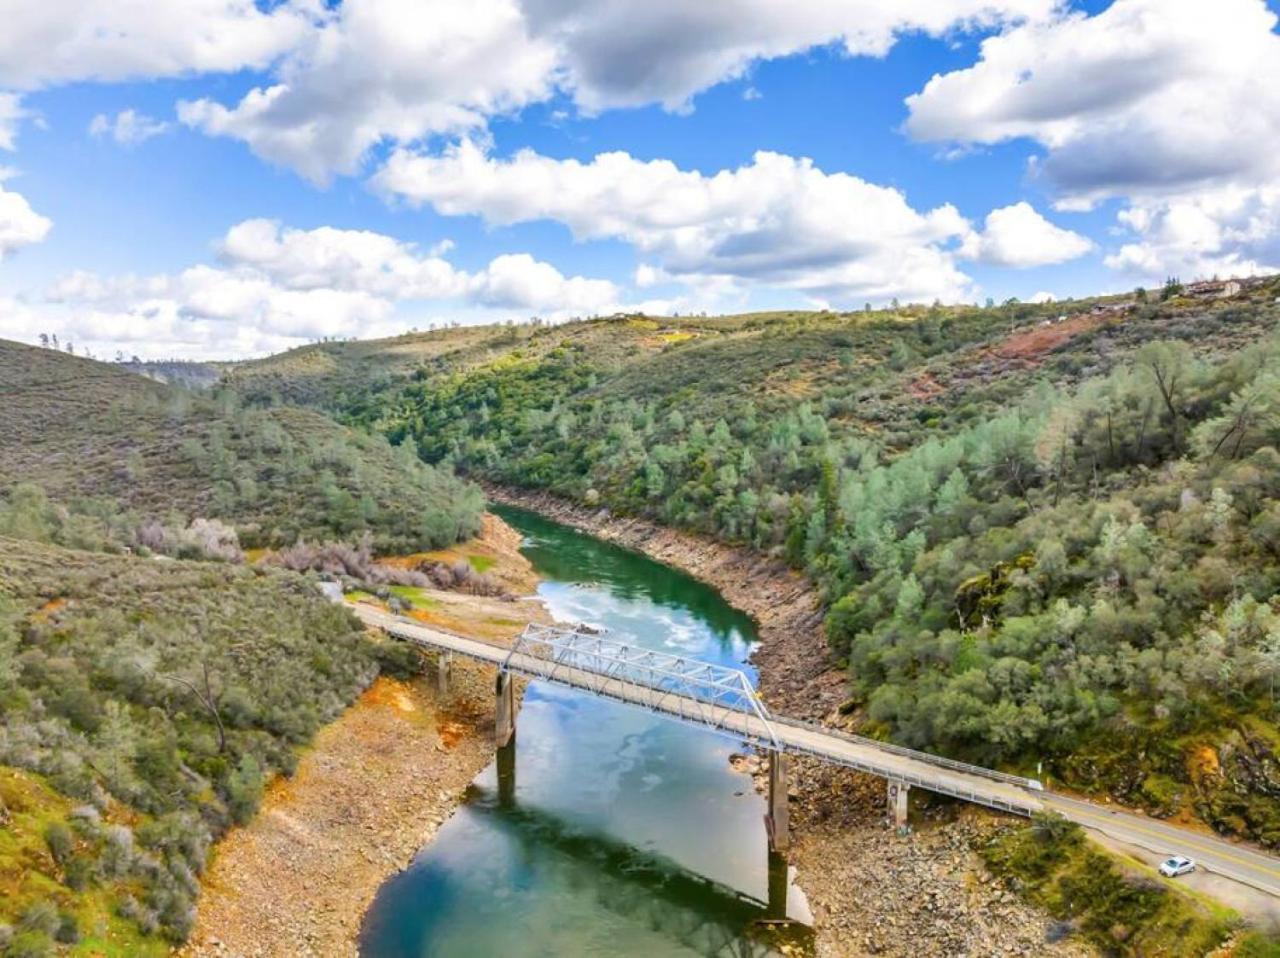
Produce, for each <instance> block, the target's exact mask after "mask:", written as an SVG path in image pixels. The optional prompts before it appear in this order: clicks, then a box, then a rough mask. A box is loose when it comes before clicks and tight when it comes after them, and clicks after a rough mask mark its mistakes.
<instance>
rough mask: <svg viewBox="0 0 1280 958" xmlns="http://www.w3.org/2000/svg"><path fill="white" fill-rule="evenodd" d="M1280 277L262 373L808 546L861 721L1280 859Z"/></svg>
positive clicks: (730, 536)
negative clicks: (1231, 838)
mask: <svg viewBox="0 0 1280 958" xmlns="http://www.w3.org/2000/svg"><path fill="white" fill-rule="evenodd" d="M1278 296H1280V282H1277V281H1276V280H1274V279H1272V280H1267V281H1259V282H1253V283H1250V284H1247V285H1246V287H1245V289H1244V290H1243V291H1242V292H1241V293H1240V294H1238V295H1236V296H1233V297H1231V298H1214V297H1213V296H1212V295H1210V296H1207V297H1205V298H1201V299H1196V298H1191V297H1188V296H1186V295H1183V292H1182V290H1181V289H1179V288H1178V287H1176V286H1174V285H1170V286H1169V287H1168V288H1167V289H1165V290H1164V291H1162V292H1160V293H1153V294H1151V295H1150V296H1148V295H1147V294H1146V293H1144V292H1141V291H1139V292H1138V293H1136V294H1134V295H1132V296H1125V297H1110V298H1107V299H1102V300H1090V301H1084V302H1071V303H1057V304H1047V305H1042V306H1031V305H1025V304H1018V303H1014V302H1010V303H1008V304H1005V305H1004V306H1000V307H991V308H987V309H978V308H967V307H959V308H943V307H934V308H926V307H912V308H906V309H900V310H893V311H889V312H886V313H854V314H835V313H817V314H799V313H786V314H768V315H755V316H742V317H727V318H723V319H695V318H689V319H677V320H672V319H650V318H643V317H632V318H624V319H613V320H597V321H592V322H583V323H574V324H569V325H566V326H560V327H551V328H547V327H528V326H526V327H514V328H511V327H505V328H489V329H487V330H480V331H475V330H468V331H466V332H465V334H460V335H458V337H457V338H456V340H455V339H452V338H451V337H452V336H453V334H452V333H450V332H441V333H433V334H423V335H421V336H417V337H412V336H411V337H403V338H401V339H399V340H392V341H387V342H385V343H381V344H379V343H366V344H329V345H325V346H316V347H308V348H307V349H306V350H301V351H295V352H294V353H291V354H285V356H283V357H277V358H275V359H272V360H266V361H262V362H259V363H255V364H249V365H247V366H244V367H240V368H238V369H237V370H236V371H235V372H234V373H233V376H232V379H233V381H235V382H236V383H237V385H238V386H239V388H241V389H244V390H245V391H246V392H247V393H249V394H251V395H255V396H257V397H258V398H262V397H264V396H267V395H270V394H276V395H292V396H295V397H301V398H305V399H308V400H310V401H313V402H316V403H318V404H320V405H325V406H328V407H329V408H331V409H336V410H339V411H340V412H341V413H342V414H343V415H345V416H346V417H347V419H348V420H349V421H351V422H353V423H360V424H364V425H367V426H369V427H372V428H373V429H375V430H377V431H379V432H382V433H383V434H385V435H387V436H388V437H390V438H391V439H392V441H393V442H396V443H408V444H414V445H416V447H417V449H418V451H419V452H420V454H421V455H422V457H423V458H424V459H425V460H426V461H427V462H430V463H452V464H455V465H456V466H458V467H459V468H460V469H462V470H464V471H465V472H467V473H470V474H472V475H478V476H483V477H486V478H488V479H491V480H496V481H499V482H505V483H511V484H517V485H522V486H530V487H537V488H545V489H549V490H552V491H554V492H556V493H559V494H561V495H563V496H566V497H569V498H571V499H574V500H577V501H580V502H584V503H588V504H597V503H598V504H600V505H602V506H608V507H610V508H612V509H614V510H618V511H622V512H627V513H636V514H643V515H646V516H649V517H651V518H654V519H657V520H658V521H661V522H664V523H668V524H671V525H675V526H678V527H683V528H689V529H695V530H698V531H701V532H706V533H710V534H712V535H715V536H718V537H720V538H722V539H725V540H728V541H731V542H742V543H747V544H750V545H752V546H754V547H756V548H759V549H763V550H769V551H772V552H776V553H778V554H780V555H782V556H785V558H786V559H787V560H788V561H789V562H790V563H792V564H793V565H795V566H796V567H798V568H803V569H805V570H806V571H807V572H808V573H809V574H810V575H811V576H812V577H813V578H814V579H815V580H816V581H817V582H818V583H819V584H820V585H821V586H822V587H823V590H824V592H825V595H826V597H827V602H828V604H829V616H828V624H827V632H828V636H829V640H830V644H831V647H832V649H833V652H834V655H835V656H836V657H837V658H838V660H839V661H840V662H841V663H842V664H844V665H846V666H847V668H848V673H849V683H850V699H849V702H848V705H847V707H846V711H847V712H848V713H849V714H850V715H851V716H852V717H853V718H854V719H855V720H856V721H857V722H858V723H859V724H860V725H861V726H862V727H863V728H864V729H866V730H868V731H870V732H872V733H875V734H881V735H886V736H889V737H892V738H894V739H896V740H899V741H902V742H904V743H907V744H910V745H914V746H920V747H924V748H929V749H935V750H939V751H942V752H946V753H948V754H953V755H957V756H963V757H966V758H970V759H975V760H978V761H982V762H988V763H998V764H1001V765H1004V766H1008V767H1017V768H1021V769H1024V770H1029V771H1035V769H1036V766H1037V762H1039V761H1043V762H1044V774H1046V775H1048V776H1049V777H1051V778H1052V779H1053V780H1054V781H1056V782H1061V781H1065V782H1066V783H1067V784H1069V785H1072V786H1076V787H1079V788H1082V789H1086V790H1091V791H1098V792H1105V793H1110V794H1113V795H1115V796H1117V797H1119V798H1122V799H1124V800H1126V801H1130V802H1134V803H1138V804H1142V805H1145V806H1146V807H1148V808H1150V809H1151V810H1153V811H1155V812H1157V813H1160V814H1172V813H1174V812H1176V811H1179V810H1189V811H1192V812H1194V813H1196V814H1198V815H1200V816H1202V817H1203V818H1205V819H1206V820H1207V821H1209V822H1211V823H1212V824H1213V825H1214V826H1215V827H1217V828H1219V829H1222V830H1224V831H1232V832H1239V833H1244V834H1248V835H1250V836H1252V837H1254V838H1257V839H1259V840H1261V841H1263V842H1266V843H1268V844H1272V845H1275V844H1280V762H1278V760H1277V754H1280V736H1278V735H1277V731H1276V727H1277V703H1276V692H1277V688H1276V687H1277V685H1280V605H1278V603H1277V590H1278V587H1280V452H1277V446H1280V338H1277V328H1276V327H1277V321H1278V320H1280V305H1277V297H1278ZM380 355H385V356H386V357H388V361H387V362H386V363H385V364H383V365H382V366H381V367H380V368H381V369H382V374H381V375H380V376H379V377H377V379H376V381H373V382H371V383H370V384H369V385H368V386H367V388H363V389H362V388H361V387H360V385H359V379H360V372H361V370H365V369H368V368H370V364H371V363H374V357H378V356H380ZM392 357H395V358H394V359H393V358H392ZM295 377H296V379H295Z"/></svg>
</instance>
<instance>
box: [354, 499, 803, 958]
mask: <svg viewBox="0 0 1280 958" xmlns="http://www.w3.org/2000/svg"><path fill="white" fill-rule="evenodd" d="M499 511H500V512H501V514H502V516H503V518H504V519H505V520H506V521H507V522H509V523H510V524H511V525H513V526H514V527H515V528H516V529H518V530H519V531H520V532H521V533H522V534H523V535H524V536H525V547H524V553H525V555H526V556H528V558H529V559H530V561H531V562H532V563H533V565H534V567H535V569H536V570H537V572H538V574H539V575H540V576H541V577H542V584H541V585H540V587H539V590H538V593H539V596H540V597H541V598H542V600H543V601H544V602H545V603H546V604H547V606H548V607H549V608H550V610H551V612H552V614H553V615H554V616H555V617H556V619H557V620H559V621H563V622H569V623H577V622H584V623H588V624H591V625H593V626H597V627H603V628H605V629H607V630H608V631H609V633H610V635H611V637H613V638H616V639H619V640H620V641H624V642H628V643H631V644H635V645H641V646H645V647H649V648H655V649H661V650H663V651H666V652H671V653H675V654H679V655H686V656H690V657H693V658H698V659H703V660H706V661H711V662H716V663H719V664H722V665H731V666H733V667H736V668H741V669H743V670H744V671H746V672H747V674H748V675H749V676H751V678H752V681H754V680H755V674H754V671H753V670H752V669H751V667H750V665H749V664H748V663H747V661H746V660H747V655H748V653H749V651H750V647H751V643H752V642H753V641H754V640H755V631H754V627H753V625H752V622H751V620H750V619H749V618H748V617H747V616H745V615H743V614H741V613H739V612H737V611H736V610H734V609H733V608H731V607H730V606H729V605H728V604H727V603H726V602H725V601H724V600H723V599H722V598H721V597H720V595H719V594H718V593H717V592H716V591H715V590H714V589H712V588H710V587H709V586H706V585H704V584H702V583H700V582H697V581H696V580H694V579H691V578H690V577H688V576H686V575H684V574H683V573H680V572H677V571H675V570H673V569H670V568H668V567H666V566H663V565H661V564H659V563H656V562H653V561H651V560H649V559H647V558H645V557H643V556H641V555H638V554H636V553H634V552H630V551H627V550H624V549H620V548H618V547H616V546H612V545H610V544H608V543H605V542H602V541H600V540H598V539H595V538H593V537H590V536H587V535H583V534H581V533H578V532H575V531H574V530H572V529H569V528H568V527H566V526H563V525H560V524H559V523H555V522H552V521H550V520H547V519H544V518H542V517H540V516H537V515H535V514H533V513H529V512H525V511H522V510H517V509H508V508H502V509H500V510H499ZM735 751H737V752H742V751H744V749H743V747H742V746H741V745H740V744H735V743H734V742H732V741H729V740H727V739H724V738H721V737H719V736H717V735H714V734H712V733H710V732H704V731H701V730H698V729H694V728H690V727H687V726H683V725H679V724H676V723H674V722H671V721H668V720H665V719H661V718H658V717H656V716H653V715H650V714H648V713H645V712H643V711H640V710H638V709H634V708H628V707H625V706H622V705H618V704H615V703H611V702H607V701H603V700H600V699H596V698H593V697H592V696H590V695H587V694H585V693H581V692H576V691H573V690H568V689H560V688H555V687H552V686H548V685H545V684H543V683H535V684H532V685H530V686H529V687H528V689H527V691H526V693H525V696H524V701H523V704H522V705H521V708H520V713H519V719H518V722H517V733H516V741H515V743H514V745H513V746H511V747H510V748H508V749H504V750H502V752H500V753H499V754H498V756H497V758H496V759H495V761H494V762H493V763H492V764H490V766H489V767H488V768H487V769H485V771H484V772H482V773H481V775H480V776H479V777H478V778H477V779H476V780H475V782H474V783H473V785H472V787H471V790H470V793H469V795H468V798H467V801H466V803H465V804H464V805H463V806H462V807H460V808H459V809H458V811H457V812H456V813H455V814H454V816H453V817H452V818H451V819H450V820H449V821H448V822H447V823H445V825H444V826H442V827H441V829H440V831H439V832H438V834H437V835H436V838H435V840H434V841H433V842H432V843H431V844H430V845H429V846H427V847H426V848H424V849H423V850H422V851H421V852H420V853H419V855H418V856H417V857H416V858H415V860H414V861H413V863H412V865H411V866H410V867H409V868H408V869H406V870H405V871H403V872H401V873H400V874H399V875H397V876H395V877H394V878H392V879H390V880H389V881H388V882H387V883H386V884H385V885H384V886H383V887H382V888H381V889H380V891H379V892H378V895H377V897H376V898H375V900H374V902H373V904H372V905H371V906H370V909H369V911H368V913H367V914H366V916H365V919H364V925H363V928H362V929H361V936H360V953H361V955H363V956H366V958H425V956H442V958H464V956H465V958H471V956H535V955H536V956H543V955H545V956H552V955H554V956H593V955H600V956H604V955H609V956H615V955H645V956H664V955H672V956H675V955H743V956H745V955H769V954H776V953H779V950H780V949H781V950H785V951H786V952H787V953H789V954H796V953H805V952H807V951H808V948H809V946H810V943H811V939H810V935H809V933H808V928H807V927H805V925H806V923H807V922H808V921H809V914H808V908H807V906H806V904H805V902H804V897H803V895H802V894H801V893H800V892H799V890H798V889H797V888H795V887H794V885H793V884H792V883H791V880H790V876H789V874H788V869H787V867H786V864H785V862H783V861H782V860H781V859H780V858H779V857H777V856H774V855H770V854H769V851H768V846H767V842H766V838H765V831H764V825H763V816H764V813H765V804H764V801H763V800H762V799H761V798H760V797H759V796H758V795H757V794H756V793H755V791H754V789H753V788H752V785H751V781H750V779H749V778H748V777H746V776H745V775H742V774H740V773H738V772H735V771H733V769H732V768H731V767H730V765H729V757H730V756H731V755H732V754H733V753H734V752H735ZM424 760H425V761H430V757H429V756H425V757H424ZM783 918H787V919H791V921H789V922H785V923H783V922H779V921H778V920H779V919H783Z"/></svg>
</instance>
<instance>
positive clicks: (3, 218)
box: [0, 170, 53, 260]
mask: <svg viewBox="0 0 1280 958" xmlns="http://www.w3.org/2000/svg"><path fill="white" fill-rule="evenodd" d="M8 172H9V171H7V170H0V260H3V259H4V258H5V256H6V255H8V254H9V253H12V252H14V251H15V250H19V249H21V248H22V247H24V246H30V245H32V244H33V243H39V242H41V241H42V240H43V239H44V238H45V237H46V236H48V235H49V230H50V229H52V228H53V221H52V220H50V219H49V218H48V217H45V216H41V215H40V214H39V213H37V212H36V211H35V210H33V209H32V208H31V204H30V203H28V202H27V200H26V197H24V196H23V195H22V194H20V193H15V192H13V191H12V190H6V189H5V188H4V180H5V178H6V175H7V174H8Z"/></svg>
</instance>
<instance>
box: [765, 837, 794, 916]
mask: <svg viewBox="0 0 1280 958" xmlns="http://www.w3.org/2000/svg"><path fill="white" fill-rule="evenodd" d="M768 876H769V878H768V881H769V900H768V904H767V907H766V910H765V917H766V918H767V919H768V920H770V921H786V918H787V892H788V891H789V890H790V888H791V870H790V868H789V866H788V865H787V860H786V858H784V857H783V856H782V855H780V854H779V853H778V852H772V851H771V852H769V871H768Z"/></svg>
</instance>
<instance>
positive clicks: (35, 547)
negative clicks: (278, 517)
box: [0, 538, 404, 956]
mask: <svg viewBox="0 0 1280 958" xmlns="http://www.w3.org/2000/svg"><path fill="white" fill-rule="evenodd" d="M403 653H404V650H403V649H402V648H401V647H398V646H396V647H386V648H383V647H381V646H379V645H375V644H374V643H373V642H372V640H370V639H369V638H367V637H365V636H364V635H363V632H362V629H361V628H360V626H359V624H358V623H357V622H356V621H355V619H354V617H352V616H351V615H350V613H348V612H347V611H346V610H344V609H342V608H341V607H339V606H335V605H334V604H332V603H330V602H328V601H326V600H325V599H323V598H322V597H321V596H320V595H319V593H318V592H317V591H316V590H315V588H314V586H312V585H311V584H310V583H308V582H306V581H305V580H303V579H302V578H301V577H299V576H296V575H293V574H291V573H286V572H273V571H266V570H262V569H250V568H247V567H245V566H242V565H235V564H231V563H216V562H198V563H197V562H159V561H156V560H148V559H141V558H135V557H128V556H110V555H103V554H100V553H88V552H76V551H72V550H67V549H61V548H57V547H53V546H42V545H39V544H36V543H33V542H30V541H23V540H17V539H7V538H0V716H3V720H2V721H0V824H2V825H3V826H4V827H3V828H0V935H3V936H5V937H7V939H9V944H10V950H9V951H5V954H6V955H7V954H22V955H43V954H46V953H49V949H50V948H51V947H52V943H53V942H54V941H57V942H61V943H63V944H67V945H75V946H77V950H78V951H81V952H83V953H85V954H108V955H120V956H126V955H128V956H133V955H139V954H157V955H159V954H164V953H166V952H167V950H168V949H167V946H166V945H165V944H164V941H165V940H166V939H167V940H169V941H181V940H182V939H183V937H185V935H186V934H187V932H188V931H189V930H190V928H191V922H192V920H193V916H194V911H195V909H194V901H195V897H196V893H197V891H198V886H197V881H196V876H197V875H199V873H200V872H201V871H202V869H203V866H204V863H205V858H206V855H207V853H208V851H209V847H210V844H211V842H212V841H213V840H214V839H215V838H217V837H218V836H219V835H220V834H221V833H222V832H223V831H225V830H226V828H227V827H228V826H229V825H230V824H231V823H233V822H244V821H246V820H247V819H248V818H249V817H250V816H251V815H252V814H253V811H254V809H255V808H256V807H257V803H258V799H259V797H260V796H261V793H262V787H263V783H264V782H265V781H266V780H267V779H269V777H270V776H271V775H272V774H274V773H276V772H279V771H289V770H291V769H292V768H293V764H294V762H295V751H294V750H295V749H296V747H297V746H299V745H300V744H302V743H304V742H306V741H307V740H308V739H309V738H310V737H311V735H312V734H313V733H314V732H315V731H316V730H317V728H319V726H320V724H321V723H323V722H325V721H328V720H330V719H332V718H333V717H334V716H335V715H336V714H337V713H338V712H339V711H340V710H341V709H342V708H343V707H344V706H345V705H346V704H347V703H348V702H349V701H350V700H351V699H352V698H353V697H354V696H355V694H356V693H357V692H358V691H359V690H360V689H362V688H363V687H364V686H365V685H367V684H368V682H369V681H371V679H372V677H373V675H375V674H376V672H377V669H378V666H379V659H380V658H382V659H384V660H386V661H399V657H401V656H403Z"/></svg>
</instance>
